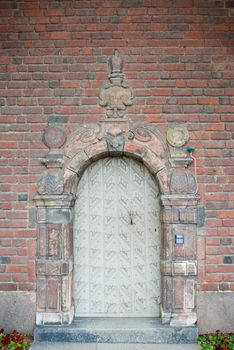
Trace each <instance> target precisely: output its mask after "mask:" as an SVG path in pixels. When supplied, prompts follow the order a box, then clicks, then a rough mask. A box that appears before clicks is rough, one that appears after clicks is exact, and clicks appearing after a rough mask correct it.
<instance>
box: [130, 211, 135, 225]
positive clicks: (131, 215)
mask: <svg viewBox="0 0 234 350" xmlns="http://www.w3.org/2000/svg"><path fill="white" fill-rule="evenodd" d="M133 215H134V214H133V211H132V210H130V211H129V218H130V225H133Z"/></svg>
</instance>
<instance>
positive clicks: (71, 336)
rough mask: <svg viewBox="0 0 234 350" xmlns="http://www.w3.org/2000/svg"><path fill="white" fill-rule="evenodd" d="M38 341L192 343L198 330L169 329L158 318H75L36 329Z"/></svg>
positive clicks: (189, 328)
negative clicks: (66, 322) (64, 322)
mask: <svg viewBox="0 0 234 350" xmlns="http://www.w3.org/2000/svg"><path fill="white" fill-rule="evenodd" d="M34 335H35V340H36V341H38V342H43V341H44V342H45V341H47V342H74V343H127V344H131V343H135V344H137V343H138V344H192V343H196V341H197V327H171V326H169V325H162V324H161V322H160V319H158V318H154V317H146V318H140V317H139V318H135V317H134V318H122V317H118V318H117V317H116V318H111V317H110V318H77V319H75V321H74V322H73V323H72V324H71V325H67V326H65V325H63V326H58V325H45V326H37V327H36V328H35V334H34Z"/></svg>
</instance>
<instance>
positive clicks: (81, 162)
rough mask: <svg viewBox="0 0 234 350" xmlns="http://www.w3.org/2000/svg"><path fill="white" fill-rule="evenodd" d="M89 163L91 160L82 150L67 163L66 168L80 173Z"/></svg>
mask: <svg viewBox="0 0 234 350" xmlns="http://www.w3.org/2000/svg"><path fill="white" fill-rule="evenodd" d="M90 164H91V160H90V159H89V158H88V156H87V154H86V153H85V152H84V151H80V152H79V153H77V154H76V155H75V156H74V157H73V158H72V160H71V161H70V162H69V163H68V165H67V168H68V169H70V170H72V171H74V172H75V173H77V174H79V175H81V174H82V173H83V172H84V170H85V169H86V168H87V166H88V165H90Z"/></svg>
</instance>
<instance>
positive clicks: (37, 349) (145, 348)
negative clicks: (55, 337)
mask: <svg viewBox="0 0 234 350" xmlns="http://www.w3.org/2000/svg"><path fill="white" fill-rule="evenodd" d="M199 349H200V347H199V346H198V345H197V344H102V343H95V344H94V343H89V344H77V343H53V342H50V343H48V342H36V343H34V344H33V345H32V346H31V348H30V350H199Z"/></svg>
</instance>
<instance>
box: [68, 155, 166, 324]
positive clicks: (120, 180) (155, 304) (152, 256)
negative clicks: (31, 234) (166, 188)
mask: <svg viewBox="0 0 234 350" xmlns="http://www.w3.org/2000/svg"><path fill="white" fill-rule="evenodd" d="M160 295H161V291H160V221H159V197H158V188H157V185H156V183H155V181H154V179H153V178H152V176H151V174H150V173H149V172H148V170H147V169H146V168H145V166H144V165H143V164H141V163H139V162H137V161H135V160H133V159H129V158H125V157H122V158H116V157H114V158H105V159H101V160H99V161H97V162H95V163H93V164H92V165H91V166H90V167H89V168H88V169H87V170H86V171H85V173H84V174H83V176H82V178H81V180H80V182H79V185H78V189H77V201H76V205H75V219H74V301H75V315H76V316H123V317H131V316H137V317H146V316H159V303H160Z"/></svg>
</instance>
